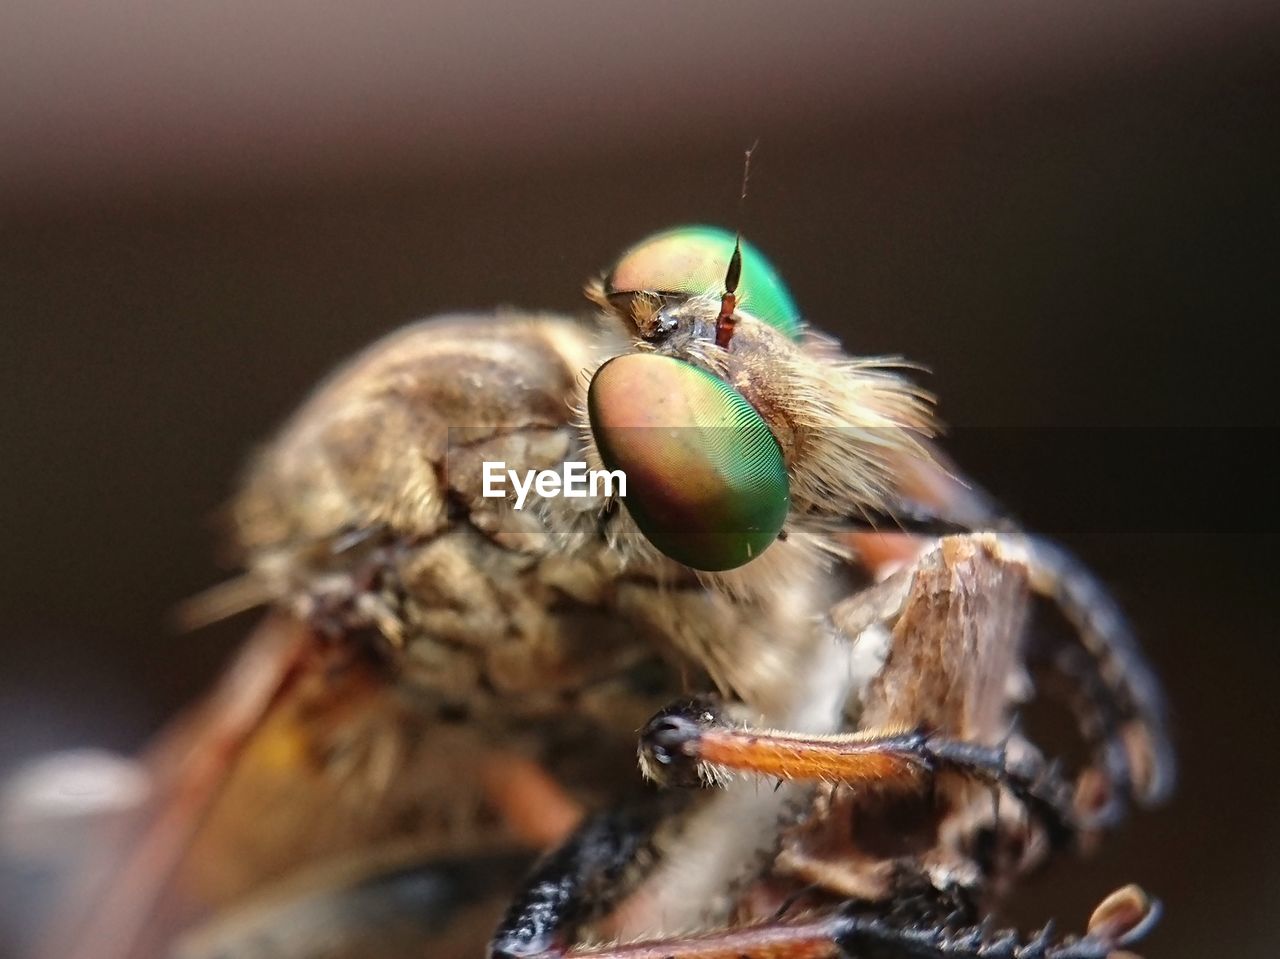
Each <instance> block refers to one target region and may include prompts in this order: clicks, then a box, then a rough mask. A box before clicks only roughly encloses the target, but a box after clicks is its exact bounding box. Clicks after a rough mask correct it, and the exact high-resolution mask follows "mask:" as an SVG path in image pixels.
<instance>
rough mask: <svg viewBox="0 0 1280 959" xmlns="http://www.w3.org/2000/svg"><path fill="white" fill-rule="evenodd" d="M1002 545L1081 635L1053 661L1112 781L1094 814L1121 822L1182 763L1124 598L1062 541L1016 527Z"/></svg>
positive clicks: (1166, 789)
mask: <svg viewBox="0 0 1280 959" xmlns="http://www.w3.org/2000/svg"><path fill="white" fill-rule="evenodd" d="M997 550H998V553H999V554H1000V555H1001V556H1003V557H1004V558H1006V559H1009V560H1011V561H1017V562H1020V563H1021V564H1023V565H1024V566H1025V568H1026V570H1027V575H1028V584H1029V586H1030V587H1031V589H1032V591H1033V592H1035V593H1037V594H1038V595H1040V596H1042V597H1044V598H1045V599H1047V600H1049V601H1050V602H1051V603H1052V604H1053V605H1054V607H1055V608H1056V609H1057V611H1058V612H1059V613H1060V614H1061V616H1062V617H1063V619H1064V620H1065V621H1066V622H1067V624H1068V625H1069V626H1070V627H1071V631H1072V634H1073V636H1074V639H1073V640H1071V641H1068V642H1065V643H1058V644H1056V645H1055V646H1054V648H1052V649H1050V650H1048V665H1049V666H1050V668H1051V669H1052V670H1053V671H1055V672H1056V673H1057V674H1059V675H1060V676H1061V677H1063V678H1065V679H1066V680H1067V682H1068V683H1069V685H1070V686H1071V691H1072V699H1073V706H1074V707H1075V711H1076V714H1077V717H1078V721H1079V722H1080V724H1081V729H1082V731H1083V733H1084V734H1085V736H1086V737H1088V738H1089V739H1090V740H1091V741H1092V742H1093V744H1094V748H1095V753H1096V755H1097V759H1096V763H1097V769H1098V772H1099V774H1100V777H1101V778H1104V780H1105V786H1106V788H1105V790H1104V794H1103V795H1102V796H1101V801H1099V802H1097V803H1096V808H1095V809H1094V810H1092V818H1093V819H1094V821H1095V822H1096V823H1097V824H1098V825H1106V824H1108V823H1110V822H1114V821H1115V820H1116V819H1118V818H1119V817H1120V816H1122V815H1123V813H1124V808H1125V806H1126V805H1127V803H1128V801H1129V800H1130V799H1136V800H1138V801H1139V802H1141V803H1143V804H1153V803H1157V802H1160V801H1162V800H1163V799H1165V798H1167V796H1168V794H1169V793H1170V791H1171V790H1172V788H1173V782H1174V778H1175V766H1176V762H1175V760H1174V755H1173V747H1172V745H1171V743H1170V740H1169V732H1168V720H1167V709H1166V706H1165V702H1164V695H1163V692H1162V690H1161V686H1160V682H1159V680H1158V679H1157V677H1156V675H1155V673H1154V672H1153V670H1152V669H1151V666H1150V665H1149V664H1148V662H1147V660H1146V657H1145V656H1144V655H1143V653H1142V649H1141V647H1140V646H1139V644H1138V641H1137V639H1136V638H1135V636H1134V635H1133V631H1132V629H1131V628H1130V626H1129V623H1128V621H1127V620H1126V618H1125V616H1124V614H1123V613H1122V612H1121V610H1120V608H1119V606H1118V604H1117V603H1116V602H1115V600H1114V599H1113V598H1112V597H1111V595H1110V593H1109V592H1108V591H1107V590H1106V589H1105V588H1104V587H1103V586H1102V584H1101V583H1099V582H1098V580H1097V579H1096V578H1095V577H1094V576H1093V574H1092V573H1090V571H1089V570H1088V569H1087V568H1086V567H1085V566H1084V565H1083V564H1082V563H1081V562H1080V561H1079V560H1078V559H1076V558H1075V556H1073V555H1072V554H1071V553H1070V552H1068V551H1067V550H1066V549H1064V548H1063V547H1061V546H1058V545H1057V544H1056V543H1053V542H1050V541H1049V540H1046V539H1043V538H1040V537H1035V536H1027V535H1021V534H1008V535H1001V536H999V537H998V538H997ZM1099 785H1101V783H1100V784H1099Z"/></svg>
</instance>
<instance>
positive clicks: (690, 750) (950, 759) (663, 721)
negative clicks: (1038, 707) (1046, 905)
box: [640, 699, 1076, 840]
mask: <svg viewBox="0 0 1280 959" xmlns="http://www.w3.org/2000/svg"><path fill="white" fill-rule="evenodd" d="M640 768H641V770H642V771H643V772H644V773H645V775H646V776H648V777H649V778H650V779H652V780H654V781H655V782H657V783H659V784H660V785H667V786H697V785H709V786H710V785H719V784H721V783H724V782H726V781H728V780H729V779H731V778H733V777H734V776H736V775H747V776H755V777H759V778H763V779H774V780H793V779H794V780H809V781H815V782H833V783H842V784H845V785H849V786H852V787H854V788H855V789H862V790H875V791H881V792H890V791H898V792H924V791H926V790H927V789H928V788H929V785H930V783H931V782H932V780H933V777H934V776H936V775H937V774H938V773H940V772H948V771H949V772H956V773H960V774H962V775H965V776H969V777H971V778H973V779H976V780H979V781H982V782H986V783H989V784H991V785H992V786H993V787H1003V788H1005V789H1007V790H1008V791H1009V793H1010V794H1012V795H1013V796H1014V797H1015V798H1017V799H1018V800H1019V801H1021V802H1022V803H1023V804H1024V805H1025V806H1026V807H1027V808H1028V809H1030V810H1032V811H1034V812H1035V813H1036V814H1037V816H1038V818H1039V820H1040V821H1041V822H1043V823H1044V824H1045V825H1046V827H1047V828H1048V829H1049V831H1050V834H1051V835H1052V836H1053V837H1054V838H1055V839H1058V840H1064V839H1066V838H1067V837H1070V836H1071V835H1073V834H1074V832H1075V829H1076V822H1075V813H1074V807H1073V803H1072V790H1071V787H1070V786H1069V785H1068V783H1067V782H1066V781H1065V780H1064V779H1063V778H1062V777H1061V776H1060V775H1059V774H1058V772H1057V770H1056V769H1055V767H1054V766H1052V765H1046V764H1044V763H1042V762H1040V761H1038V760H1036V759H1033V758H1030V757H1024V758H1021V759H1017V760H1014V759H1013V758H1011V757H1010V756H1008V755H1007V754H1006V751H1005V749H1004V748H1003V747H1002V746H984V745H981V744H978V743H970V742H965V741H963V740H957V739H950V738H947V737H945V736H939V735H932V734H928V733H924V732H920V731H915V730H902V729H897V730H894V729H890V730H869V731H864V732H856V733H841V734H837V735H829V736H813V735H804V734H798V733H789V732H783V731H779V730H771V729H755V728H751V727H749V726H742V725H739V724H736V723H734V722H731V721H730V720H728V719H727V718H726V717H725V716H724V714H723V713H722V711H721V710H720V708H719V707H718V705H717V704H716V703H715V702H713V701H711V700H705V699H698V700H690V701H687V702H682V703H676V704H674V705H672V706H669V707H667V708H666V709H664V710H662V711H661V712H660V713H658V714H657V715H656V716H655V717H654V718H653V719H651V720H650V721H649V723H648V724H647V725H646V726H645V728H644V730H643V731H642V732H641V734H640Z"/></svg>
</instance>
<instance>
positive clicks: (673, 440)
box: [587, 353, 791, 571]
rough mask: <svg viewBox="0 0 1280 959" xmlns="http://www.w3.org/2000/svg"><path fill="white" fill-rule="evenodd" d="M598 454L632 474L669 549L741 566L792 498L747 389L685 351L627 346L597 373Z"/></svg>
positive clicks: (644, 527)
mask: <svg viewBox="0 0 1280 959" xmlns="http://www.w3.org/2000/svg"><path fill="white" fill-rule="evenodd" d="M587 412H588V414H589V416H590V420H591V432H592V434H593V435H594V436H595V440H596V446H597V448H598V449H599V450H600V458H601V459H602V460H604V463H605V465H606V466H607V467H608V468H609V469H611V470H622V472H623V473H624V474H625V475H626V478H627V479H626V493H627V495H626V496H625V497H624V499H623V503H624V504H625V505H626V508H627V511H628V512H629V513H630V514H631V517H632V518H633V519H634V520H635V523H636V526H638V527H639V528H640V531H641V532H642V533H644V535H645V536H646V537H647V538H648V540H649V541H650V542H651V543H652V544H653V545H654V546H655V547H657V548H658V549H659V550H661V551H662V552H663V553H665V554H666V555H667V556H669V557H671V558H672V559H674V560H676V561H677V562H679V563H683V564H684V565H685V566H688V567H691V568H692V569H699V570H707V571H717V570H726V569H734V568H735V567H738V566H741V565H743V564H744V563H747V562H749V561H751V560H752V559H754V558H755V557H757V556H759V555H760V554H761V553H762V552H764V550H765V549H766V548H768V546H769V544H770V543H772V542H773V541H774V540H775V539H777V538H778V534H779V532H781V530H782V526H783V523H784V522H785V521H786V518H787V511H788V510H789V508H790V504H791V499H790V491H789V486H788V482H787V470H786V464H785V463H784V462H783V459H782V450H781V449H780V448H779V447H778V441H777V440H775V439H774V437H773V434H772V433H771V432H770V431H769V427H768V425H767V424H766V423H765V422H764V420H763V419H761V418H760V414H759V413H757V412H756V411H755V410H754V409H753V408H752V407H751V404H749V403H748V402H747V401H746V400H745V399H744V398H743V397H742V395H741V394H740V393H738V392H737V391H735V390H734V389H732V388H731V387H730V386H729V385H728V384H726V383H724V382H723V381H721V380H719V379H717V378H716V377H714V376H712V375H711V374H710V373H707V372H706V371H704V370H702V369H699V368H698V367H696V366H693V365H692V364H690V363H686V362H684V361H683V360H677V359H673V358H672V357H668V356H660V355H658V354H654V353H630V354H626V355H623V356H619V357H615V358H614V359H612V360H609V361H608V362H607V363H605V364H604V365H603V366H601V367H600V369H599V370H597V371H596V374H595V376H594V377H593V378H592V380H591V386H590V387H589V389H588V391H587Z"/></svg>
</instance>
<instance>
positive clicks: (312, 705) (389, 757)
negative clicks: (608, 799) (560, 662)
mask: <svg viewBox="0 0 1280 959" xmlns="http://www.w3.org/2000/svg"><path fill="white" fill-rule="evenodd" d="M474 736H475V734H474V733H473V731H472V730H470V729H469V728H468V727H462V726H455V727H439V728H429V719H428V716H427V714H426V713H425V712H424V711H423V710H421V709H418V708H416V705H415V703H414V701H413V699H412V697H411V696H408V695H406V694H405V693H404V692H402V691H401V690H400V689H398V688H397V686H396V684H395V683H394V682H393V681H392V678H391V675H390V673H389V672H388V671H387V669H386V668H385V667H384V666H383V665H382V664H381V663H380V662H379V661H378V660H377V658H376V657H375V656H372V655H370V654H369V651H368V650H367V649H365V648H363V647H362V646H361V644H359V643H347V642H344V643H341V644H334V643H332V642H328V641H325V640H323V639H321V638H320V637H318V636H317V635H316V634H314V633H313V632H312V631H310V630H309V629H307V628H306V627H305V626H304V625H302V624H301V623H299V622H298V621H296V620H294V619H291V618H289V617H287V616H283V615H278V614H277V615H271V616H269V617H268V618H267V619H266V620H265V621H264V622H263V623H262V625H261V626H259V627H258V629H257V630H256V631H255V632H254V633H253V635H252V636H251V637H250V639H249V641H248V642H247V643H246V645H245V647H244V649H243V650H242V651H241V653H240V654H239V655H238V657H237V658H236V660H235V662H234V663H233V665H232V666H231V668H230V669H229V670H228V671H227V672H226V673H225V674H224V676H223V678H222V679H221V680H220V681H219V683H218V685H217V687H216V688H215V689H214V691H213V692H212V694H211V695H210V696H209V697H208V698H207V699H206V701H205V702H204V703H202V704H201V705H199V706H198V707H196V708H195V709H193V710H192V711H191V712H190V713H188V714H187V715H185V716H182V717H180V718H179V719H178V720H177V721H176V722H175V724H174V725H173V726H172V727H171V728H170V729H169V730H167V731H166V732H164V733H163V734H162V735H161V737H160V739H159V741H158V742H157V743H156V744H155V746H154V747H153V748H152V749H151V750H150V752H149V754H148V756H147V757H146V767H147V769H148V772H149V775H150V779H151V789H150V794H149V797H148V799H147V801H146V802H145V803H144V805H143V806H142V808H140V809H139V810H138V811H137V812H136V814H133V815H131V816H129V817H128V821H126V822H115V823H112V824H103V825H102V827H101V828H100V829H99V830H98V834H97V835H96V837H95V839H94V841H93V842H92V843H91V844H90V848H89V849H88V851H87V852H86V854H85V859H84V862H83V865H81V866H80V867H78V868H77V873H78V875H77V883H76V888H75V889H74V890H73V891H72V892H71V893H70V894H69V895H68V896H67V898H66V901H65V902H64V904H63V905H62V907H61V909H60V911H59V913H58V914H57V915H56V916H55V918H56V920H57V921H56V923H55V924H54V929H53V934H52V935H51V936H50V937H49V938H48V940H47V941H46V942H45V943H44V944H43V946H42V948H41V950H40V951H39V953H38V955H39V956H42V957H44V956H47V957H49V959H53V957H58V959H81V957H85V959H88V957H90V956H92V957H95V959H141V957H147V956H154V955H159V954H167V952H168V947H169V944H170V943H171V941H172V940H173V938H174V936H175V935H176V934H177V933H178V932H180V931H181V930H184V929H187V928H190V927H192V926H194V925H196V924H199V923H201V922H202V921H204V920H206V919H208V918H209V917H211V916H214V915H216V914H220V913H221V912H223V911H224V910H228V909H230V908H231V907H232V905H233V904H235V905H239V904H242V903H244V902H245V901H247V900H251V899H252V897H253V896H254V895H255V894H256V893H258V892H259V891H260V890H261V889H263V888H264V887H266V886H269V885H271V884H273V883H280V882H283V881H285V880H286V879H287V878H288V879H289V882H290V883H292V884H293V885H294V888H295V891H297V889H299V888H302V887H306V886H308V885H312V886H314V885H317V884H319V885H323V884H327V883H332V882H337V884H338V886H339V887H342V888H351V889H354V890H358V889H361V888H363V887H362V885H361V882H362V879H361V876H362V875H363V874H364V873H366V872H367V873H369V874H370V875H373V874H378V873H384V872H386V871H387V870H388V869H389V868H390V865H389V864H392V863H402V862H406V861H409V860H413V861H417V862H422V861H426V860H430V859H431V858H432V857H434V856H437V855H441V856H443V855H446V854H448V855H454V856H456V855H459V854H465V855H471V854H476V853H479V852H481V851H485V850H489V851H492V850H495V849H507V850H510V849H512V848H514V847H515V846H516V843H515V842H514V841H513V840H512V838H511V834H510V833H509V831H507V830H506V829H505V828H503V826H502V824H501V822H500V821H499V817H498V816H497V814H496V813H495V812H494V805H493V804H492V803H489V802H487V801H486V800H485V798H484V797H483V796H482V795H481V794H480V789H481V788H482V785H483V783H484V782H485V778H484V774H483V773H484V767H485V765H486V763H490V764H491V763H492V757H491V756H489V755H487V754H485V752H484V750H483V747H482V745H481V744H480V743H478V742H477V741H475V739H474ZM336 862H341V863H342V864H343V865H342V867H341V870H340V872H341V876H340V877H339V878H335V875H334V873H333V870H332V868H331V864H332V863H336ZM308 875H309V876H310V879H309V880H306V879H299V878H298V877H299V876H303V877H306V876H308ZM290 877H292V878H290ZM311 891H312V892H313V891H314V890H311Z"/></svg>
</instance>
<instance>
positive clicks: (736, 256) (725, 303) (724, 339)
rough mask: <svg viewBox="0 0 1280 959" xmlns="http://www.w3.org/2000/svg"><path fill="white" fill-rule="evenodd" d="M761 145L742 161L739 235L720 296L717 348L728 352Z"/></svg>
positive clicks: (736, 238)
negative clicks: (744, 225) (754, 156)
mask: <svg viewBox="0 0 1280 959" xmlns="http://www.w3.org/2000/svg"><path fill="white" fill-rule="evenodd" d="M759 145H760V140H759V139H757V140H756V141H755V142H754V143H752V144H751V146H749V147H747V152H746V154H745V155H744V156H743V160H742V193H741V194H740V195H739V196H738V235H737V236H736V237H735V238H734V241H733V255H732V256H730V257H729V268H728V269H727V270H726V271H725V274H724V293H722V294H721V295H720V313H719V314H718V315H717V316H716V346H718V347H720V348H721V349H725V350H727V349H728V348H729V341H730V340H731V339H733V328H734V326H735V325H736V323H737V320H735V319H734V315H733V314H734V312H735V311H736V310H737V309H738V296H737V291H738V281H739V280H741V279H742V221H743V220H744V219H745V213H746V208H747V183H748V181H749V180H750V179H751V154H753V153H755V152H756V147H758V146H759Z"/></svg>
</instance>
